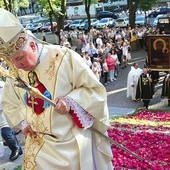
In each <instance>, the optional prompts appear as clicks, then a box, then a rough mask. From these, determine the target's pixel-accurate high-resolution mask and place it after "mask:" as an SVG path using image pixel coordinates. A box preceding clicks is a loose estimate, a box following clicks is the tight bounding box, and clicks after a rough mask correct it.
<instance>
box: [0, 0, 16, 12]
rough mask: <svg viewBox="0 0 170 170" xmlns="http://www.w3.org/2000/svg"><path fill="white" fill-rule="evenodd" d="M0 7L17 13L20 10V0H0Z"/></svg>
mask: <svg viewBox="0 0 170 170" xmlns="http://www.w3.org/2000/svg"><path fill="white" fill-rule="evenodd" d="M0 7H4V8H5V9H6V10H8V11H10V12H13V13H16V12H17V11H18V0H0Z"/></svg>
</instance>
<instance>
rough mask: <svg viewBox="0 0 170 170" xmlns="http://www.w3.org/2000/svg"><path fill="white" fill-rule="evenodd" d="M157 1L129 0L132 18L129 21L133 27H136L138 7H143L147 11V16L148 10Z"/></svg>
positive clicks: (130, 16)
mask: <svg viewBox="0 0 170 170" xmlns="http://www.w3.org/2000/svg"><path fill="white" fill-rule="evenodd" d="M155 2H157V0H127V5H128V9H129V19H130V20H129V23H130V26H131V27H132V28H134V27H135V17H136V10H137V8H138V7H141V9H142V10H144V11H145V16H146V11H147V10H149V9H151V8H152V6H153V4H154V3H155ZM145 19H146V17H145Z"/></svg>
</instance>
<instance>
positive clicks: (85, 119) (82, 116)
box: [65, 97, 94, 129]
mask: <svg viewBox="0 0 170 170" xmlns="http://www.w3.org/2000/svg"><path fill="white" fill-rule="evenodd" d="M65 99H66V101H67V102H68V104H69V106H70V108H71V110H74V113H75V114H76V115H77V117H78V119H79V121H80V123H81V124H82V126H83V128H84V129H87V128H89V127H91V126H92V125H93V123H94V118H93V116H92V115H90V114H89V113H88V112H86V111H85V110H84V109H83V108H82V107H81V106H80V105H79V104H78V103H77V102H75V101H74V100H73V99H71V98H69V97H65Z"/></svg>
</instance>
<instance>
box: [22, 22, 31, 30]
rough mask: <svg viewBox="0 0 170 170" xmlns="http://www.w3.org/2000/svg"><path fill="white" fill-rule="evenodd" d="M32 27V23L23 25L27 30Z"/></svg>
mask: <svg viewBox="0 0 170 170" xmlns="http://www.w3.org/2000/svg"><path fill="white" fill-rule="evenodd" d="M31 25H32V24H31V23H30V24H22V26H23V27H24V28H25V29H27V28H29V27H31Z"/></svg>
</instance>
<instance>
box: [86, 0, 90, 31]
mask: <svg viewBox="0 0 170 170" xmlns="http://www.w3.org/2000/svg"><path fill="white" fill-rule="evenodd" d="M90 4H91V0H85V11H86V14H87V19H88V32H89V31H90V28H91V20H90V18H91V16H90Z"/></svg>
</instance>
